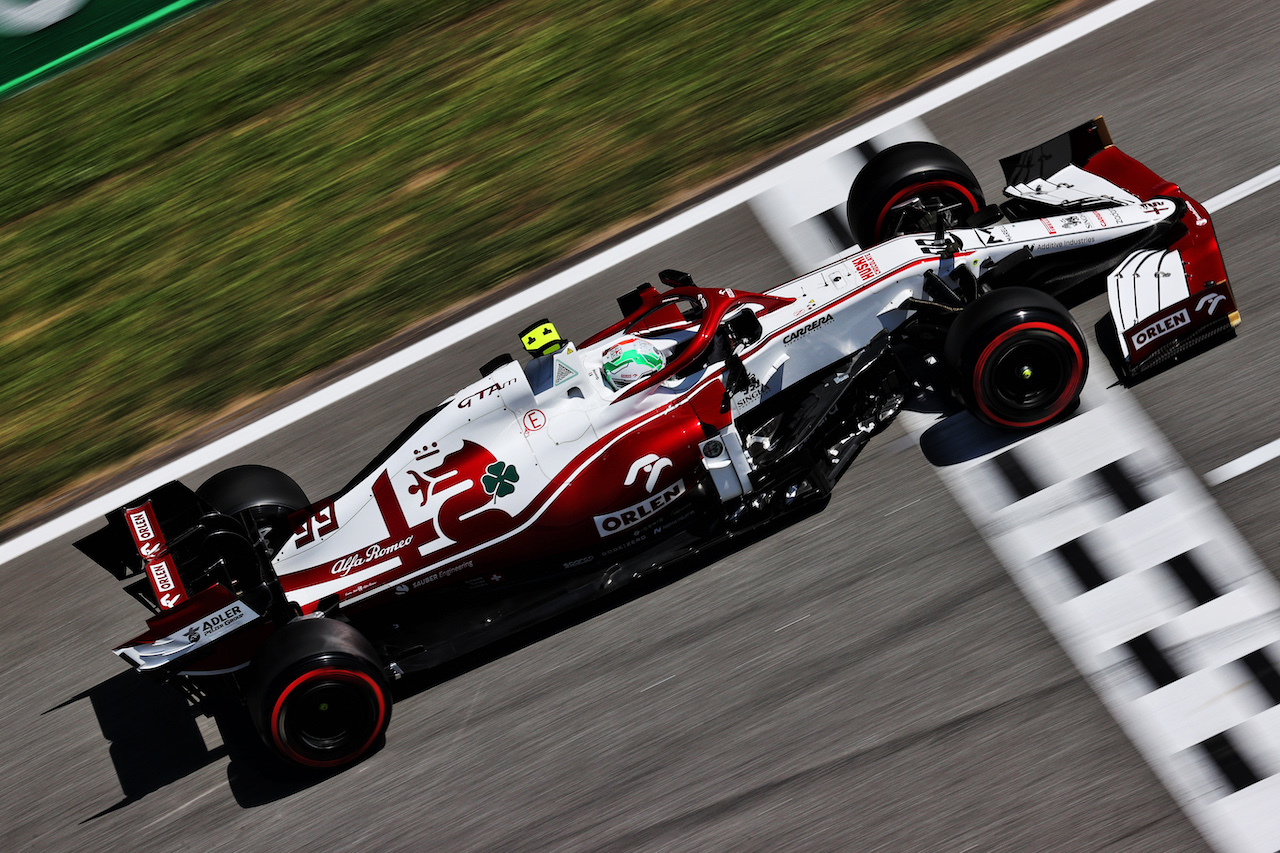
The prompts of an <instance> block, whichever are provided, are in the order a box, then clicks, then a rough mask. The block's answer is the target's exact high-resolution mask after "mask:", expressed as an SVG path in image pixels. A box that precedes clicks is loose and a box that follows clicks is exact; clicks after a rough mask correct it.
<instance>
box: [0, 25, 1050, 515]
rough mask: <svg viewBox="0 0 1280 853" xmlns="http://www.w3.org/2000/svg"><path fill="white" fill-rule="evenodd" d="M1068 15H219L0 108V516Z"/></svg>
mask: <svg viewBox="0 0 1280 853" xmlns="http://www.w3.org/2000/svg"><path fill="white" fill-rule="evenodd" d="M1062 2H1063V0H898V2H883V0H715V1H714V2H712V0H650V2H642V0H599V2H595V3H589V4H584V3H580V2H568V1H567V0H509V2H480V0H432V2H421V0H313V2H310V3H305V4H299V3H295V2H291V1H290V0H224V2H222V3H220V4H218V5H216V6H214V7H212V8H210V9H208V10H206V11H204V12H201V13H200V14H199V15H196V16H194V17H192V18H189V19H187V20H185V21H183V22H181V23H179V24H177V25H175V26H173V27H170V28H168V29H166V30H163V31H161V32H159V33H156V34H153V35H152V36H150V37H148V38H146V39H144V40H142V41H140V42H138V43H136V44H134V45H131V46H129V47H128V48H125V49H124V50H122V51H119V52H117V53H114V54H111V55H110V56H108V57H106V58H104V59H101V60H99V61H98V62H96V63H94V64H92V65H90V66H87V67H85V68H83V69H80V70H78V71H76V72H74V73H71V74H68V75H66V76H64V77H61V78H59V79H57V80H55V81H53V82H51V83H47V84H45V85H43V86H41V87H39V88H37V89H34V90H32V91H30V92H27V93H25V94H23V95H20V96H18V97H16V98H13V99H11V100H9V101H5V102H3V103H0V147H2V148H3V150H5V151H6V152H7V153H8V156H7V157H6V158H5V159H4V161H3V162H0V186H3V187H4V188H5V192H4V193H3V194H2V195H0V517H5V516H9V515H10V514H11V513H13V512H14V511H15V510H16V509H18V508H20V507H22V506H24V505H26V504H28V503H30V502H32V501H35V500H37V499H39V498H41V497H42V496H44V495H47V494H49V493H50V492H52V491H53V490H55V489H57V488H59V487H61V486H63V485H65V484H67V483H69V482H71V481H73V480H75V479H77V478H79V477H82V476H84V475H85V474H87V473H89V472H92V471H94V470H98V469H101V468H103V467H106V466H109V465H111V464H113V463H116V462H118V461H119V460H122V459H125V458H127V457H129V456H130V455H131V454H134V453H137V452H139V451H141V450H143V449H145V448H147V447H150V446H152V445H154V444H155V443H157V442H160V441H164V440H166V439H170V438H172V437H174V436H176V435H178V434H180V433H181V432H183V431H185V430H187V429H189V428H191V427H193V426H195V425H197V424H199V423H201V422H202V421H204V420H205V419H207V418H208V417H209V416H210V414H211V413H214V412H217V411H219V410H221V409H222V408H224V407H226V406H227V405H229V404H231V403H233V402H234V401H236V400H240V399H244V398H247V397H250V396H252V395H255V394H260V393H262V392H264V391H266V390H269V389H271V388H275V387H278V386H281V385H283V384H286V383H289V382H291V381H293V380H295V379H297V378H299V377H301V376H303V375H305V374H307V373H308V372H311V371H314V370H316V369H318V368H321V367H325V366H327V365H330V364H333V363H334V362H336V361H338V360H339V359H342V358H344V357H346V356H348V355H351V354H352V353H354V352H356V351H358V350H360V349H362V348H364V347H366V346H368V345H370V344H372V343H374V342H376V341H379V340H382V339H384V338H386V337H387V336H389V335H391V334H393V333H394V332H395V331H397V330H398V329H401V328H404V327H405V326H407V325H409V324H411V323H413V322H414V321H416V320H419V319H421V318H422V317H424V316H425V315H427V314H429V313H431V312H432V311H434V310H437V309H439V308H441V307H443V306H445V305H447V304H449V303H450V302H452V301H455V300H457V299H460V298H464V297H467V296H471V295H474V294H476V293H479V292H481V291H483V290H485V289H487V288H490V287H492V286H495V285H497V284H500V283H502V282H503V281H506V280H509V279H511V278H512V277H513V276H517V275H520V274H522V273H526V272H528V271H530V270H533V269H535V268H537V267H538V266H540V265H542V264H545V263H547V262H548V261H551V260H553V259H555V258H556V257H559V256H561V255H563V254H564V253H565V252H567V251H569V250H571V249H573V248H574V247H576V246H580V245H582V244H583V243H584V241H586V240H588V239H589V238H590V237H591V236H592V235H596V234H599V233H601V232H602V231H604V230H606V229H608V228H609V227H610V226H612V225H614V224H616V223H618V222H621V221H623V220H626V219H630V218H634V217H637V216H641V215H643V214H645V213H649V212H653V211H655V210H657V209H659V208H660V207H661V205H662V204H663V202H664V200H665V199H669V198H670V197H672V196H673V195H675V194H677V193H678V192H679V191H681V190H682V189H684V188H687V187H689V186H691V185H696V184H698V183H701V182H705V181H708V180H710V179H712V178H713V177H715V176H717V175H722V174H725V173H726V172H729V171H732V170H734V169H737V168H741V167H742V166H744V165H746V164H748V163H750V162H751V161H752V160H754V159H756V158H759V157H760V156H762V155H763V154H765V153H767V152H769V151H771V150H773V149H775V148H777V147H779V146H781V145H783V144H785V143H787V142H788V141H791V140H794V139H796V138H797V137H799V136H800V135H802V134H805V133H807V132H810V131H812V130H814V129H817V128H820V127H822V126H824V125H826V124H829V123H831V122H833V121H835V120H837V119H839V118H841V117H842V116H845V115H848V114H851V113H852V112H854V111H856V110H857V109H858V108H859V106H861V105H865V104H867V103H869V102H870V101H871V100H872V99H875V98H877V97H880V96H883V95H885V94H886V93H890V92H892V91H894V90H896V89H898V88H900V87H902V86H904V85H905V84H907V83H908V82H910V81H911V80H913V79H915V78H917V77H919V76H920V75H921V74H923V73H925V72H927V71H929V70H931V69H933V68H936V67H938V66H939V65H941V64H943V63H946V62H947V61H948V60H951V59H954V58H956V57H958V56H960V55H962V54H964V53H965V52H967V51H970V50H972V49H974V48H975V47H977V46H978V45H980V44H981V43H983V42H984V41H986V40H988V39H990V38H992V37H993V36H995V35H997V34H999V33H1002V32H1007V31H1008V30H1010V29H1012V28H1018V27H1022V26H1026V25H1027V24H1029V23H1031V22H1034V21H1036V20H1038V19H1040V18H1041V17H1043V16H1044V15H1045V14H1046V13H1047V12H1048V11H1049V10H1051V9H1052V8H1053V7H1055V6H1058V5H1061V4H1062Z"/></svg>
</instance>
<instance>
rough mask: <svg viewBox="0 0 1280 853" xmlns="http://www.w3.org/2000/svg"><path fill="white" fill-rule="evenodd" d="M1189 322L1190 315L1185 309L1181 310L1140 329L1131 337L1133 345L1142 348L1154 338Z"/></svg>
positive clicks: (1160, 336)
mask: <svg viewBox="0 0 1280 853" xmlns="http://www.w3.org/2000/svg"><path fill="white" fill-rule="evenodd" d="M1190 322H1191V315H1189V314H1188V313H1187V309H1185V308H1183V309H1182V310H1181V311H1179V312H1177V313H1176V314H1170V315H1169V316H1168V317H1165V318H1163V319H1160V320H1157V321H1155V322H1154V323H1152V324H1151V325H1150V326H1147V327H1146V328H1145V329H1140V330H1139V331H1138V332H1136V333H1135V334H1134V336H1133V345H1134V346H1135V347H1144V346H1146V345H1147V344H1149V343H1151V342H1152V341H1154V340H1155V339H1156V338H1162V337H1164V336H1165V335H1167V334H1169V333H1170V332H1172V331H1173V330H1174V329H1179V328H1181V327H1183V326H1185V325H1187V324H1188V323H1190Z"/></svg>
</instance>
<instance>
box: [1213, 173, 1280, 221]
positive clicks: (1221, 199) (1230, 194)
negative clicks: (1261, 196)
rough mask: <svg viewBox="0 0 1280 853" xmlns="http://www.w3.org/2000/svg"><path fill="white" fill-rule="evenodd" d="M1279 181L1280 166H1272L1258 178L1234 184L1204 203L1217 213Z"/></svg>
mask: <svg viewBox="0 0 1280 853" xmlns="http://www.w3.org/2000/svg"><path fill="white" fill-rule="evenodd" d="M1277 182H1280V166H1272V167H1271V168H1270V169H1268V170H1267V171H1265V172H1263V173H1262V174H1261V175H1258V176H1257V177H1256V178H1250V179H1249V180H1247V181H1245V182H1244V183H1243V184H1239V185H1237V186H1234V187H1232V188H1231V189H1229V190H1227V191H1226V192H1221V193H1218V194H1217V195H1215V196H1214V197H1213V198H1211V199H1209V200H1208V201H1206V202H1205V203H1204V209H1205V210H1207V211H1209V213H1211V214H1213V213H1217V212H1218V211H1219V210H1222V208H1224V207H1228V206H1230V205H1233V204H1235V203H1236V202H1238V201H1240V200H1241V199H1246V198H1248V197H1249V196H1251V195H1253V194H1254V193H1256V192H1258V191H1259V190H1264V189H1266V188H1267V187H1269V186H1271V185H1272V184H1274V183H1277Z"/></svg>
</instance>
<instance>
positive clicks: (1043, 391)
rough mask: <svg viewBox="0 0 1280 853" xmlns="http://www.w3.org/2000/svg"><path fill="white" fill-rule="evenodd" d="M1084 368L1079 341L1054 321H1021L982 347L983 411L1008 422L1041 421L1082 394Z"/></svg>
mask: <svg viewBox="0 0 1280 853" xmlns="http://www.w3.org/2000/svg"><path fill="white" fill-rule="evenodd" d="M1083 372H1084V359H1083V356H1082V353H1081V351H1080V347H1079V345H1078V344H1077V343H1076V341H1075V339H1074V338H1073V337H1072V336H1071V335H1070V334H1068V333H1067V332H1066V331H1065V330H1063V329H1061V328H1060V327H1058V326H1055V325H1052V324H1050V323H1041V322H1031V323H1021V324H1019V325H1017V326H1015V327H1014V328H1012V329H1009V330H1008V331H1006V332H1004V333H1002V334H1001V335H999V336H997V337H996V339H995V340H993V341H992V342H991V343H990V344H988V345H987V347H986V348H985V349H984V350H983V352H982V355H981V356H979V358H978V364H977V368H976V370H975V371H974V396H975V398H976V400H977V401H978V405H979V407H980V409H981V410H982V412H983V414H985V415H986V416H987V417H989V418H990V419H991V420H993V421H995V422H996V423H999V424H1002V425H1004V426H1016V427H1029V426H1037V425H1039V424H1042V423H1046V422H1047V421H1050V420H1052V419H1053V418H1055V417H1057V416H1058V415H1059V414H1061V413H1062V412H1063V411H1065V410H1066V408H1067V407H1068V406H1069V405H1071V403H1072V402H1073V401H1074V400H1075V398H1076V397H1077V396H1078V394H1079V391H1080V384H1081V380H1082V378H1083Z"/></svg>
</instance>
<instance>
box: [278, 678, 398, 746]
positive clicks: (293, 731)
mask: <svg viewBox="0 0 1280 853" xmlns="http://www.w3.org/2000/svg"><path fill="white" fill-rule="evenodd" d="M385 717H386V701H385V699H384V697H383V693H382V690H381V689H380V688H379V686H378V684H377V683H376V682H375V681H374V680H373V678H371V677H370V676H369V675H367V674H365V673H363V672H354V671H350V670H344V669H336V668H328V669H321V670H314V671H312V672H308V673H305V674H304V675H301V676H299V677H298V678H297V679H295V680H294V681H293V682H292V683H291V684H290V685H289V686H288V687H286V688H285V689H284V690H283V691H282V692H281V693H280V697H279V699H278V700H277V701H276V704H275V708H274V711H273V720H272V731H273V732H274V733H275V739H276V745H277V746H278V747H279V748H280V750H281V751H282V752H284V753H285V754H286V755H288V756H290V757H291V758H293V759H294V760H296V761H299V762H301V763H303V764H307V765H309V766H312V767H334V766H337V765H339V764H344V763H346V762H348V761H352V760H354V759H356V758H358V757H359V756H360V755H362V754H364V752H365V751H366V750H367V749H368V748H369V747H370V746H372V745H373V742H374V740H375V739H376V738H377V737H378V734H379V733H380V732H381V731H382V726H383V722H384V720H385Z"/></svg>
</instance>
